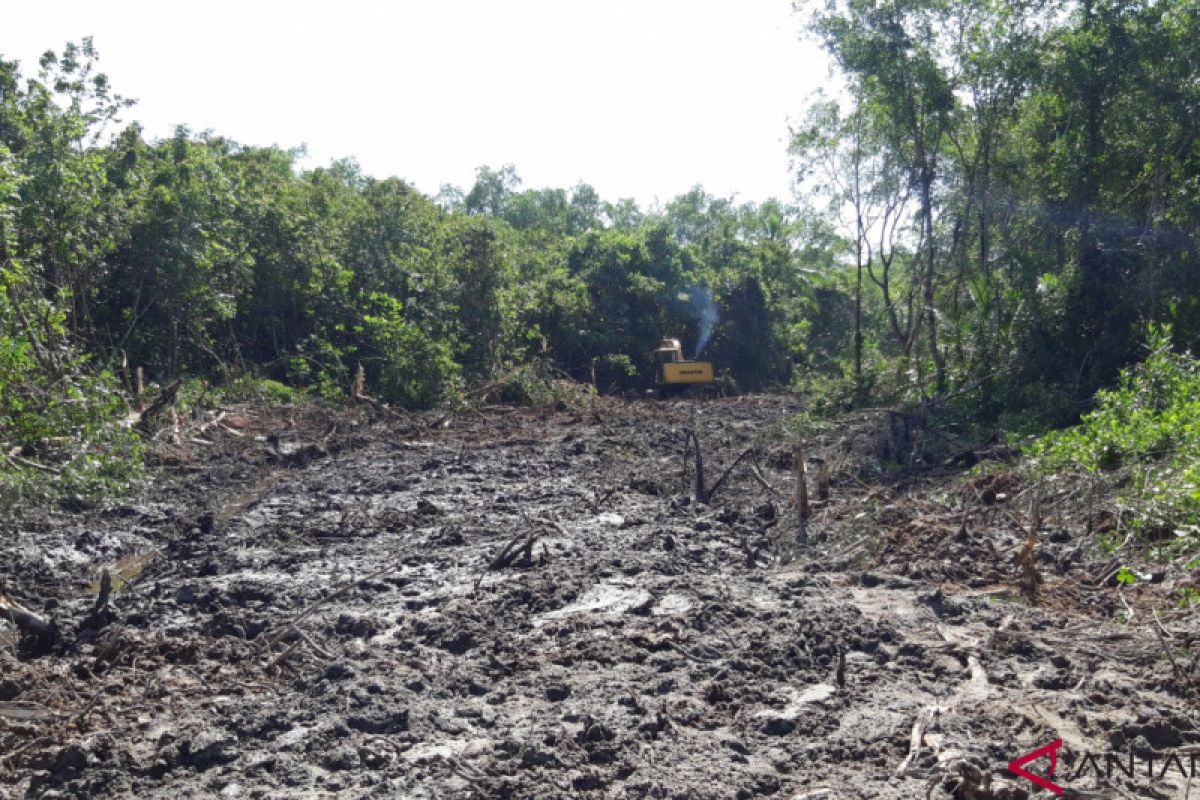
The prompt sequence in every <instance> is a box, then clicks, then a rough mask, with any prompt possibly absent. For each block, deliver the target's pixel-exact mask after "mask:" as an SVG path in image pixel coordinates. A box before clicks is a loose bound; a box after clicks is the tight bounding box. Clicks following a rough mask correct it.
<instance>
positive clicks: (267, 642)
mask: <svg viewBox="0 0 1200 800" xmlns="http://www.w3.org/2000/svg"><path fill="white" fill-rule="evenodd" d="M399 566H400V562H399V561H393V562H391V563H389V564H388V565H387V566H386V567H382V568H381V569H377V570H375V571H374V572H372V573H371V574H369V575H364V576H363V577H361V578H351V579H350V580H348V581H346V582H345V583H343V584H342V585H341V586H340V587H338V588H337V589H335V590H334V591H332V592H330V593H329V594H327V595H325V596H324V597H322V598H321V599H319V600H317V601H315V602H313V603H310V604H309V605H308V606H307V607H306V608H305V609H304V610H303V611H301V612H300V614H298V615H297V616H296V617H294V618H293V619H292V621H291V622H288V623H286V624H285V625H284V626H283V627H281V628H280V629H279V630H278V631H277V632H276V633H275V634H274V635H272V636H269V637H263V642H264V645H263V648H264V649H270V648H271V647H272V646H273V645H274V644H275V643H276V642H278V641H279V640H280V639H282V638H283V637H284V636H286V635H287V634H288V632H289V631H292V630H298V628H297V626H298V625H299V624H300V623H301V622H303V621H304V620H306V619H308V618H309V617H310V616H312V615H313V613H314V612H315V611H316V610H317V609H318V608H320V607H321V606H323V605H325V604H326V603H329V602H330V601H332V600H336V599H337V598H339V597H341V596H342V595H344V594H346V592H348V591H350V590H351V589H353V588H354V587H355V586H357V585H358V584H360V583H362V582H363V581H369V580H374V579H375V578H378V577H379V576H380V575H384V574H386V573H388V572H393V571H395V570H396V569H397V568H398V567H399Z"/></svg>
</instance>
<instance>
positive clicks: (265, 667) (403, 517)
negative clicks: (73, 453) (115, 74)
mask: <svg viewBox="0 0 1200 800" xmlns="http://www.w3.org/2000/svg"><path fill="white" fill-rule="evenodd" d="M798 410H799V406H798V404H797V403H796V402H795V401H792V400H788V399H783V398H740V399H734V400H716V401H709V402H700V403H692V402H673V403H620V402H617V401H603V402H602V401H599V400H598V401H596V403H595V405H593V406H591V407H589V408H587V409H581V410H579V409H565V410H562V411H557V412H555V411H533V410H511V409H489V410H485V411H484V412H483V413H478V412H477V413H472V414H466V415H463V416H461V417H455V418H452V419H433V418H430V417H412V418H395V417H392V418H389V419H386V420H376V421H375V422H371V421H369V420H366V419H365V418H364V419H362V420H360V421H359V422H357V423H353V424H352V423H351V421H350V420H349V419H348V418H338V417H334V416H329V415H324V414H321V413H318V412H315V411H306V412H297V411H292V412H289V411H286V410H280V409H264V408H241V409H232V410H230V411H229V412H227V413H226V415H225V416H224V417H223V418H222V419H221V421H220V423H219V424H211V425H208V426H207V427H205V429H204V430H203V432H201V433H197V435H196V437H195V438H196V439H198V440H200V441H198V442H197V441H191V440H190V438H191V437H190V436H188V435H185V436H183V437H182V438H181V440H180V441H181V443H180V444H179V445H177V446H168V445H162V446H160V447H159V449H158V451H157V458H158V459H159V461H160V463H161V464H162V465H163V466H164V467H165V468H166V470H167V472H168V473H170V474H174V475H175V476H177V477H173V478H169V479H166V480H163V481H160V482H159V483H158V484H157V485H156V486H154V487H153V488H152V489H151V490H150V491H148V492H147V493H146V494H145V495H144V496H142V497H139V498H137V499H136V500H135V501H131V502H129V503H128V504H127V505H123V506H120V507H117V508H113V509H109V510H104V511H99V510H93V511H84V512H80V513H76V514H65V513H64V514H61V515H52V516H46V515H44V514H43V515H33V514H27V515H21V514H19V513H16V512H14V513H15V516H14V517H13V518H11V519H9V520H8V521H6V522H5V523H4V530H3V532H2V535H0V564H3V566H0V580H2V582H3V594H4V595H6V596H7V597H9V598H10V599H11V601H14V602H18V603H20V604H22V605H23V606H24V607H25V608H26V609H28V610H30V611H32V612H33V613H35V614H36V615H38V616H42V617H45V618H47V619H50V618H52V619H53V620H55V621H56V623H57V626H58V639H57V641H55V642H53V643H43V642H39V641H38V640H37V637H36V636H31V635H23V636H22V635H18V631H17V630H16V628H15V627H14V626H12V625H10V624H8V623H5V622H0V636H2V637H4V640H5V643H4V645H3V646H2V647H0V787H3V786H7V787H8V789H7V790H6V791H8V792H11V793H12V795H13V796H30V797H54V796H92V797H104V796H107V797H122V796H137V797H183V796H202V795H218V794H219V795H222V796H225V797H324V796H344V797H399V796H405V797H430V798H434V797H438V798H442V797H520V798H527V797H538V798H541V797H544V798H556V797H565V796H575V795H585V796H596V797H626V796H628V797H663V798H668V797H669V798H676V797H678V798H693V797H695V798H702V797H703V798H707V797H753V796H760V795H761V796H774V797H782V798H813V799H814V800H815V799H816V798H852V797H886V798H906V799H907V798H920V797H927V796H929V797H957V798H967V799H976V798H980V799H986V798H1006V797H1007V798H1018V797H1025V796H1046V792H1045V791H1043V790H1036V789H1035V787H1034V786H1033V785H1032V784H1031V783H1030V782H1028V781H1025V780H1021V779H1018V778H1016V777H1014V776H1012V775H1011V774H1009V773H1008V772H1007V771H1006V768H1005V767H1006V765H1007V764H1008V762H1009V761H1011V760H1013V759H1015V758H1017V757H1018V756H1020V755H1022V754H1024V753H1026V752H1028V751H1030V750H1033V749H1034V748H1036V747H1038V746H1041V745H1045V744H1047V743H1049V742H1051V741H1053V740H1055V739H1057V738H1062V739H1063V741H1064V745H1065V746H1064V748H1063V749H1062V750H1060V751H1058V754H1059V758H1060V760H1059V763H1058V770H1057V772H1056V773H1055V780H1056V781H1057V782H1058V783H1059V784H1061V785H1064V786H1066V787H1067V794H1065V795H1064V796H1068V797H1069V796H1076V797H1084V796H1097V797H1099V796H1103V797H1174V796H1178V797H1183V796H1184V793H1185V791H1186V789H1185V784H1186V781H1185V780H1184V778H1183V777H1182V776H1181V775H1180V773H1179V771H1178V770H1176V769H1175V768H1174V767H1171V768H1170V769H1168V770H1167V771H1166V774H1165V775H1162V776H1159V775H1158V770H1159V767H1160V762H1159V761H1156V762H1155V767H1154V768H1153V770H1152V773H1153V777H1152V778H1148V777H1147V771H1146V766H1145V763H1146V762H1145V760H1144V759H1145V757H1147V756H1148V755H1151V754H1159V757H1160V758H1161V754H1164V753H1167V752H1174V753H1177V754H1182V758H1183V760H1184V765H1185V767H1186V764H1187V754H1188V753H1194V752H1197V751H1200V730H1198V728H1197V723H1196V714H1195V700H1196V697H1197V691H1196V689H1197V685H1198V683H1197V681H1198V680H1200V675H1198V673H1197V658H1196V655H1195V653H1196V649H1195V644H1196V643H1195V639H1196V638H1197V633H1196V631H1195V629H1194V627H1192V626H1190V620H1191V619H1192V617H1191V616H1188V614H1187V612H1184V611H1172V610H1169V609H1171V608H1172V606H1171V601H1170V599H1169V593H1168V592H1167V590H1166V589H1165V588H1163V585H1162V584H1158V583H1154V582H1152V581H1153V580H1156V578H1155V577H1153V576H1152V577H1151V578H1148V579H1145V580H1139V582H1138V583H1137V584H1136V585H1135V586H1133V587H1131V588H1118V586H1117V585H1116V582H1115V580H1114V576H1115V568H1114V567H1113V565H1112V564H1110V563H1108V562H1107V561H1106V560H1105V559H1104V558H1102V557H1101V556H1100V555H1099V554H1098V553H1097V552H1096V551H1095V549H1094V545H1093V544H1092V542H1093V537H1092V535H1091V534H1090V533H1089V531H1092V532H1094V530H1095V529H1096V528H1097V527H1098V526H1101V525H1103V523H1104V520H1103V519H1101V518H1100V515H1097V514H1095V513H1093V512H1092V511H1091V510H1090V508H1091V504H1092V502H1093V501H1092V500H1091V499H1089V498H1087V497H1086V496H1085V495H1086V492H1084V491H1083V489H1082V488H1081V487H1073V486H1058V485H1054V484H1047V485H1042V486H1033V485H1030V484H1027V483H1025V482H1023V481H1022V479H1021V478H1020V477H1019V476H1018V475H1017V473H1016V472H1015V471H1013V470H1012V468H1011V465H1010V463H1009V462H1008V461H1006V460H1005V459H1010V458H1011V453H1008V452H1007V451H1006V448H1003V447H1000V446H992V447H991V448H984V449H976V450H972V451H970V452H969V453H955V452H953V448H949V449H947V448H946V447H945V445H944V443H940V444H939V442H938V440H937V439H938V437H937V435H935V434H933V433H932V432H931V431H929V430H927V429H926V428H924V427H923V425H922V424H921V421H920V420H919V419H917V418H914V417H911V416H908V415H896V414H892V413H888V412H879V413H877V414H864V415H860V416H859V417H856V418H854V419H852V420H847V421H846V422H845V423H844V424H842V425H841V426H838V427H834V428H831V429H828V430H825V431H823V432H821V433H819V434H812V435H810V436H809V437H807V439H806V451H805V454H806V458H807V459H808V468H809V483H810V493H811V505H812V511H811V518H810V520H809V523H808V534H809V538H810V541H809V543H808V544H807V545H798V544H797V543H796V512H795V509H794V508H792V507H791V502H792V498H793V496H794V491H795V490H794V485H795V484H794V477H793V476H794V469H793V468H794V463H793V461H794V456H793V452H794V451H793V449H792V442H793V437H791V436H788V435H784V431H783V428H782V427H781V423H782V421H784V420H786V419H788V418H789V417H790V415H792V414H794V413H796V412H797V411H798ZM687 430H693V431H695V433H696V434H697V439H698V441H699V442H700V445H701V448H702V452H703V455H704V467H705V475H706V480H705V485H704V489H705V491H706V492H711V493H712V496H711V497H710V498H708V502H704V503H701V502H697V501H696V498H695V476H694V462H692V461H691V460H690V459H689V460H688V462H687V463H688V464H689V466H687V468H686V469H685V460H684V456H685V440H686V436H685V431H687ZM256 436H257V438H256ZM265 436H270V439H269V440H266V441H264V440H263V437H265ZM751 448H753V449H752V455H753V458H752V457H751V456H750V455H747V456H746V457H745V458H743V459H742V461H741V462H740V463H739V464H737V465H736V466H734V468H733V469H732V470H731V471H730V472H729V475H728V478H727V479H726V480H725V481H724V482H723V483H721V484H720V485H719V487H717V488H716V489H715V491H713V487H714V485H715V484H717V482H718V480H719V479H720V478H721V477H722V474H723V473H724V472H725V470H726V468H727V467H729V466H730V465H731V464H733V463H734V461H735V460H736V459H737V458H738V457H739V456H742V455H743V454H745V453H746V451H747V450H748V449H751ZM935 453H936V455H934V454H935ZM956 456H957V458H955V457H956ZM922 462H924V463H922ZM968 462H970V463H974V462H979V463H981V464H983V465H985V466H986V469H985V470H984V472H983V473H979V472H978V471H976V473H972V472H970V471H969V470H968V469H967V468H966V464H967V463H968ZM822 464H824V465H825V467H824V470H825V473H826V477H827V478H828V483H829V492H828V497H827V498H826V497H822V496H821V494H822V493H821V492H820V491H819V488H820V487H819V484H820V483H822V479H821V475H820V473H821V469H822V467H821V465H822ZM881 464H895V465H898V466H897V467H896V468H894V469H892V470H890V471H889V470H881V469H880V465H881ZM755 465H757V467H758V474H757V475H756V474H755ZM1035 497H1037V498H1039V502H1037V503H1034V498H1035ZM1035 506H1036V509H1035ZM1031 533H1032V534H1033V538H1032V539H1031V538H1030V534H1031ZM1023 554H1024V555H1023ZM105 567H107V568H108V570H109V572H110V575H111V576H112V580H113V584H114V586H113V592H112V594H111V597H110V598H109V600H108V602H107V603H106V604H98V603H97V602H96V601H97V591H98V590H99V582H98V581H97V580H96V579H97V575H98V574H100V570H101V569H102V568H105ZM1159 577H1162V576H1159ZM1166 577H1167V578H1168V579H1173V578H1171V576H1166ZM1155 608H1158V609H1160V612H1159V613H1157V614H1155V613H1154V611H1153V609H1155ZM1161 609H1168V610H1166V611H1165V612H1164V611H1161ZM1121 620H1124V622H1121ZM1109 752H1119V753H1123V754H1126V755H1127V754H1129V753H1131V752H1132V753H1133V754H1134V757H1135V758H1137V759H1138V765H1139V766H1138V769H1137V774H1136V775H1134V776H1133V777H1126V776H1123V775H1122V774H1121V773H1119V772H1118V773H1117V774H1116V775H1115V776H1114V777H1113V778H1112V779H1111V780H1108V779H1105V780H1097V778H1096V777H1095V776H1094V774H1093V772H1092V771H1091V770H1090V769H1087V770H1085V772H1086V775H1087V777H1083V776H1076V777H1074V778H1072V776H1073V775H1075V773H1077V772H1078V771H1080V767H1081V766H1082V765H1083V764H1084V761H1083V759H1084V758H1085V757H1086V754H1087V753H1095V754H1105V753H1109ZM1046 763H1047V762H1046V761H1044V760H1043V761H1042V762H1040V763H1039V764H1034V765H1032V767H1031V768H1033V769H1035V770H1037V771H1042V772H1044V768H1045V766H1046ZM1027 791H1029V792H1030V794H1029V795H1026V792H1027Z"/></svg>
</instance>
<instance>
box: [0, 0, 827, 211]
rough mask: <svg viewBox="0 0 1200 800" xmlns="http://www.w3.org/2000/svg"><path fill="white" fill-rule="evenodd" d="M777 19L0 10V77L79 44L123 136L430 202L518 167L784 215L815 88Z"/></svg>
mask: <svg viewBox="0 0 1200 800" xmlns="http://www.w3.org/2000/svg"><path fill="white" fill-rule="evenodd" d="M801 23H802V20H801V18H800V17H799V16H798V15H796V14H794V13H792V11H791V2H790V0H409V1H408V2H400V1H399V0H397V1H396V2H384V1H383V0H375V1H374V2H373V1H372V0H340V2H335V3H331V2H324V3H318V2H305V1H304V0H296V1H294V2H276V1H275V0H240V2H231V1H230V0H205V2H186V3H185V2H178V1H177V0H154V1H153V2H150V1H148V0H0V55H3V56H4V57H5V58H6V59H12V58H16V59H19V60H20V61H21V64H22V73H23V74H24V75H26V76H35V75H36V74H37V58H38V56H39V55H40V54H41V53H42V52H43V51H45V50H46V49H51V48H52V49H56V50H60V49H61V47H62V45H63V43H65V42H66V41H67V40H78V39H80V38H82V37H83V36H88V35H90V36H93V37H94V38H95V44H96V47H97V49H98V50H99V52H100V68H101V70H102V71H104V72H106V73H108V75H109V77H110V78H111V79H112V83H113V86H114V88H115V89H116V91H118V92H119V93H121V94H123V95H125V96H127V97H133V98H136V99H137V100H138V104H137V105H136V106H135V107H134V108H133V109H132V110H131V111H130V112H129V113H128V115H127V119H138V120H140V121H141V122H142V123H143V125H144V126H145V128H146V131H147V134H148V135H149V136H151V137H159V136H166V135H169V134H170V133H171V131H172V130H173V128H174V126H175V125H176V124H178V123H183V124H186V125H188V126H189V127H191V128H193V129H194V130H205V129H211V130H213V131H214V132H215V133H218V134H221V135H224V136H228V137H230V138H232V139H234V140H236V141H239V142H242V143H244V144H257V145H268V144H278V145H280V146H282V147H294V146H297V145H300V144H305V145H306V146H307V147H308V152H309V155H310V158H309V160H308V161H307V162H306V166H320V165H324V164H327V163H328V162H329V161H330V160H331V159H333V158H338V157H343V156H353V157H355V158H357V159H358V161H359V163H360V164H361V165H362V168H363V170H364V172H366V173H368V174H370V175H375V176H378V177H385V176H389V175H398V176H400V177H402V178H405V179H406V180H408V181H410V182H411V183H413V184H415V185H416V186H417V187H418V188H420V189H421V190H423V191H425V192H427V193H430V194H434V193H436V192H437V190H438V188H439V186H440V185H441V184H443V183H452V184H456V185H458V186H461V187H463V188H464V189H468V188H470V186H471V184H472V182H473V180H474V174H475V168H476V167H478V166H479V165H481V164H488V165H490V166H492V167H495V168H499V167H501V166H503V165H504V164H509V163H511V164H514V165H515V166H516V168H517V172H518V174H519V175H520V176H521V178H522V179H523V186H524V187H526V188H530V187H543V186H555V187H563V188H567V187H570V186H572V185H574V184H575V183H577V182H578V181H580V180H583V181H586V182H588V183H590V184H592V185H593V186H595V187H596V189H597V191H599V193H600V195H601V197H603V198H604V199H607V200H616V199H618V198H620V197H635V198H636V199H637V200H638V201H639V203H640V204H642V205H643V206H646V205H648V204H649V203H651V202H653V201H654V200H655V199H658V200H661V201H664V202H665V201H666V200H669V199H670V198H672V197H674V196H675V195H677V194H680V193H682V192H685V191H687V190H688V189H689V188H691V187H692V186H693V185H694V184H696V183H701V184H703V185H704V188H705V189H706V190H707V191H708V192H710V193H712V194H717V195H721V196H728V195H731V194H735V193H736V195H737V198H738V199H739V200H741V201H750V200H753V201H761V200H763V199H765V198H767V197H769V196H776V197H780V198H781V199H787V198H788V197H790V181H789V176H788V169H787V153H786V148H787V135H788V127H787V125H788V120H789V119H798V118H799V117H800V115H801V110H802V106H803V103H804V98H805V96H806V95H807V94H808V93H809V92H810V91H811V90H812V89H813V88H815V87H816V86H818V85H819V84H821V83H822V82H824V81H826V80H827V67H826V61H825V59H824V57H823V55H822V54H821V53H820V52H819V51H818V50H817V48H816V47H815V46H814V45H813V44H811V43H807V42H801V41H800V39H799V30H800V27H801Z"/></svg>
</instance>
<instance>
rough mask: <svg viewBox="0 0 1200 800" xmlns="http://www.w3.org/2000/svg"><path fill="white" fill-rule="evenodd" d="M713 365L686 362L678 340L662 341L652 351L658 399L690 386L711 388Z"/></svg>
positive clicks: (677, 392)
mask: <svg viewBox="0 0 1200 800" xmlns="http://www.w3.org/2000/svg"><path fill="white" fill-rule="evenodd" d="M712 382H713V365H712V363H711V362H708V361H688V360H687V359H685V358H684V357H683V347H682V346H681V345H680V344H679V340H678V339H663V340H662V342H661V343H660V344H659V346H658V349H657V350H655V351H654V383H655V387H654V388H655V389H656V390H657V391H658V395H659V396H660V397H667V396H669V395H672V394H679V393H681V392H683V391H684V390H685V389H687V388H688V387H690V386H696V385H700V386H711V385H712Z"/></svg>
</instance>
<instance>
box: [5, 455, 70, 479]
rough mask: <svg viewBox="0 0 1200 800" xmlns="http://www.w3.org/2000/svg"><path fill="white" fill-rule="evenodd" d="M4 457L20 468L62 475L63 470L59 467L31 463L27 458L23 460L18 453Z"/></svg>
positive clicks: (35, 462)
mask: <svg viewBox="0 0 1200 800" xmlns="http://www.w3.org/2000/svg"><path fill="white" fill-rule="evenodd" d="M4 457H5V458H6V459H8V460H9V461H10V462H12V463H13V464H16V465H17V466H19V467H28V468H29V469H36V470H40V471H42V472H48V473H50V474H51V475H62V470H61V469H58V468H57V467H51V466H48V465H46V464H40V463H38V462H37V461H30V460H29V459H27V458H21V457H20V456H19V455H17V454H16V453H8V454H6V455H5V456H4Z"/></svg>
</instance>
